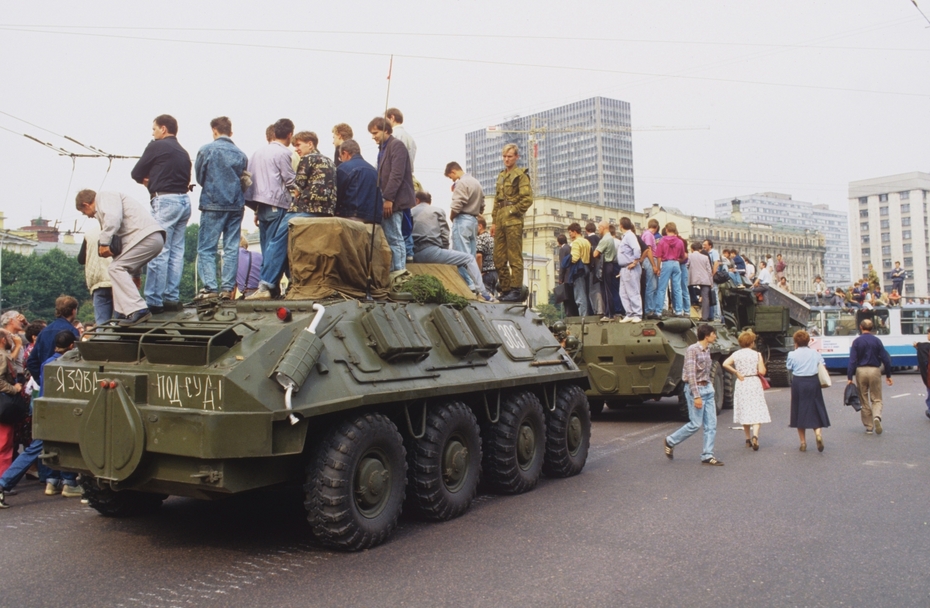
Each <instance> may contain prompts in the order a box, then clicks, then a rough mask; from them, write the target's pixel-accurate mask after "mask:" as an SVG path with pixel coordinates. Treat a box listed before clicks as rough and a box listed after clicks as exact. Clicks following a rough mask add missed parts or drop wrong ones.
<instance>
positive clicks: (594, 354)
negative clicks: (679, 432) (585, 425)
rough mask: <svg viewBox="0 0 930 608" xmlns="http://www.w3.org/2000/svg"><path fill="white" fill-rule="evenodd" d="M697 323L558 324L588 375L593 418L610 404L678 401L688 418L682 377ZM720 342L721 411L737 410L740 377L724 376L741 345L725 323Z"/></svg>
mask: <svg viewBox="0 0 930 608" xmlns="http://www.w3.org/2000/svg"><path fill="white" fill-rule="evenodd" d="M696 327H697V326H696V324H695V323H694V321H692V320H691V319H687V318H677V317H671V318H668V319H664V320H662V321H650V320H644V321H642V322H641V323H617V322H616V321H602V320H601V319H600V317H597V316H588V317H569V318H567V319H565V320H564V321H559V322H557V323H556V324H555V325H553V328H552V329H553V332H554V333H555V334H556V335H557V336H560V337H561V338H562V339H563V340H564V342H565V348H566V350H567V351H568V352H569V354H570V355H571V356H572V358H573V359H574V360H575V362H576V363H577V364H578V366H579V367H581V368H582V369H584V370H586V371H587V372H588V379H589V381H590V388H589V389H588V391H587V395H588V402H589V403H590V407H591V412H592V414H593V415H597V414H600V413H601V412H602V411H603V408H604V406H605V405H606V406H607V407H611V408H620V407H624V406H627V405H634V404H640V403H644V402H647V401H657V400H659V399H662V398H663V397H672V396H677V397H678V404H679V412H680V414H681V416H682V417H684V418H687V417H688V406H687V402H686V400H685V396H684V386H683V384H684V383H683V382H682V379H681V372H682V366H683V364H684V355H685V350H686V349H687V348H688V346H690V345H692V344H694V343H695V342H697V329H696ZM714 327H715V329H716V330H717V341H716V342H714V343H713V344H712V345H711V349H710V351H711V357H712V358H713V369H712V370H711V376H712V378H713V383H714V392H715V396H716V406H717V412H718V413H719V412H720V411H721V410H722V409H723V408H731V407H733V386H734V384H733V383H734V377H733V375H732V374H725V373H724V372H723V367H722V364H723V361H724V360H725V359H726V358H727V357H728V356H729V355H730V354H731V353H732V352H734V351H735V350H736V349H738V348H739V345H738V344H737V342H736V338H735V336H733V335H732V333H731V332H730V331H729V330H728V329H727V328H726V327H725V326H723V325H720V324H714Z"/></svg>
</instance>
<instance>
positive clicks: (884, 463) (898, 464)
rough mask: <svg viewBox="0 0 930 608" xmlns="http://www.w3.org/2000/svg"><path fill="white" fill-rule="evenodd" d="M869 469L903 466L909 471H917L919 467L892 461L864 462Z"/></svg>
mask: <svg viewBox="0 0 930 608" xmlns="http://www.w3.org/2000/svg"><path fill="white" fill-rule="evenodd" d="M862 464H864V465H865V466H867V467H883V466H885V465H893V466H903V467H905V468H908V469H915V468H917V465H916V464H914V463H912V462H892V461H890V460H866V461H865V462H863V463H862Z"/></svg>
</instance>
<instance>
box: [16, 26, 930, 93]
mask: <svg viewBox="0 0 930 608" xmlns="http://www.w3.org/2000/svg"><path fill="white" fill-rule="evenodd" d="M0 31H16V32H30V33H36V34H52V35H64V36H84V37H90V38H109V39H117V40H141V41H147V42H168V43H180V44H203V45H208V46H224V47H241V48H258V49H269V50H282V51H303V52H309V53H329V54H338V55H353V56H360V57H379V58H386V57H390V56H391V55H393V56H394V57H402V58H404V59H419V60H425V61H448V62H456V63H471V64H478V65H498V66H508V67H521V68H536V69H546V70H571V71H573V72H592V73H598V74H618V75H624V76H645V77H653V78H678V79H684V80H698V81H707V82H725V83H730V84H754V85H758V86H769V87H785V88H797V89H808V90H821V91H836V92H842V93H872V94H879V95H899V96H904V97H928V96H930V93H912V92H906V91H876V90H871V89H854V88H847V87H829V86H823V85H808V84H792V83H785V82H766V81H761V80H741V79H736V78H714V77H710V76H689V75H684V74H660V73H656V72H634V71H630V70H613V69H607V68H594V67H584V66H567V65H550V64H541V63H517V62H511V61H495V60H490V59H462V58H459V57H439V56H433V55H410V54H402V53H376V52H370V51H344V50H334V49H320V48H307V47H297V46H285V45H278V44H255V43H244V42H217V41H209V40H180V39H171V38H153V37H149V36H124V35H116V34H89V33H86V32H54V31H47V30H33V29H22V28H10V27H0Z"/></svg>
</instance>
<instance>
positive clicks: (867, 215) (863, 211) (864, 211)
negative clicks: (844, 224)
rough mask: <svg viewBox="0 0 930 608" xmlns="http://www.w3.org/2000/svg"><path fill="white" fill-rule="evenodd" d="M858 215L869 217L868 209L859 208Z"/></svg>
mask: <svg viewBox="0 0 930 608" xmlns="http://www.w3.org/2000/svg"><path fill="white" fill-rule="evenodd" d="M859 217H865V218H867V217H869V210H868V209H862V210H860V211H859Z"/></svg>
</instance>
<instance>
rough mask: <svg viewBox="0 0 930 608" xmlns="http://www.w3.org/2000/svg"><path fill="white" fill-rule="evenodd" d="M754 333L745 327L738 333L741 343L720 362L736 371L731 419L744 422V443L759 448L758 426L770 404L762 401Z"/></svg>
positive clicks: (768, 419)
mask: <svg viewBox="0 0 930 608" xmlns="http://www.w3.org/2000/svg"><path fill="white" fill-rule="evenodd" d="M755 343H756V335H755V334H754V333H752V332H751V331H744V332H743V333H741V334H740V335H739V345H740V346H741V347H742V348H740V349H739V350H738V351H736V352H735V353H733V354H732V355H730V357H729V358H728V359H727V360H726V361H724V362H723V369H725V370H727V371H728V372H730V373H731V374H735V375H736V388H735V390H734V391H733V423H734V424H741V425H743V432H744V433H745V434H746V447H751V448H752V449H753V450H756V451H758V449H759V428H760V426H761V425H762V424H763V423H765V422H771V421H772V418H771V416H769V406H768V405H767V404H766V403H765V393H764V392H763V388H762V379H761V376H764V375H765V363H763V362H762V355H761V354H759V353H758V352H756V351H755V350H753V348H752V346H753V344H755Z"/></svg>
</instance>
